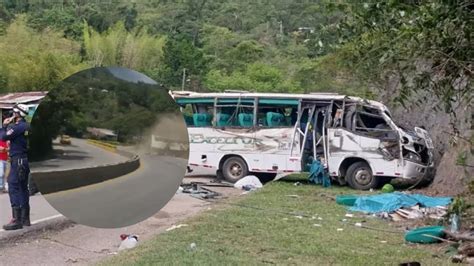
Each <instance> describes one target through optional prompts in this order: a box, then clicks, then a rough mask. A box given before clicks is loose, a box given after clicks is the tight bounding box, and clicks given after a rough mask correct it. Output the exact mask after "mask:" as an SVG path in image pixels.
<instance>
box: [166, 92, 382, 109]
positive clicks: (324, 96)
mask: <svg viewBox="0 0 474 266" xmlns="http://www.w3.org/2000/svg"><path fill="white" fill-rule="evenodd" d="M171 96H172V97H173V98H175V99H177V98H181V99H182V98H188V99H192V98H216V97H219V98H257V97H258V98H273V99H293V100H296V99H298V100H299V99H308V100H311V99H312V100H341V101H342V100H343V99H346V100H347V99H349V100H352V101H354V102H364V101H365V102H367V103H369V104H370V105H373V106H377V107H380V108H382V109H384V110H387V111H388V109H387V107H386V106H385V105H384V104H382V103H380V102H377V101H372V100H366V99H363V98H360V97H354V96H347V95H341V94H337V93H309V94H293V93H259V92H205V93H201V92H192V91H172V92H171Z"/></svg>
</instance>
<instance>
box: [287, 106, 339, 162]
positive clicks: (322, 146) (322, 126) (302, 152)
mask: <svg viewBox="0 0 474 266" xmlns="http://www.w3.org/2000/svg"><path fill="white" fill-rule="evenodd" d="M329 110H330V103H322V102H316V101H302V102H301V104H300V106H299V107H298V119H297V122H296V124H295V127H294V132H293V140H294V141H293V145H292V148H291V151H290V158H298V159H299V160H300V162H301V169H302V171H307V170H309V164H311V162H312V159H316V158H318V157H320V158H326V157H327V143H326V134H327V131H326V125H327V123H328V120H327V118H328V117H329V116H328V114H329Z"/></svg>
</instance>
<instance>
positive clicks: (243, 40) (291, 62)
mask: <svg viewBox="0 0 474 266" xmlns="http://www.w3.org/2000/svg"><path fill="white" fill-rule="evenodd" d="M472 13H473V4H472V3H471V2H469V1H441V2H438V1H436V2H434V1H402V2H400V1H385V2H378V1H376V2H367V3H361V2H357V1H355V2H353V1H329V0H300V1H283V0H281V1H280V0H279V1H273V0H257V1H248V0H245V1H228V0H216V1H209V0H175V1H171V0H159V1H87V0H76V1H39V0H37V1H33V0H32V1H26V0H24V1H12V0H8V1H2V3H1V4H0V90H2V91H27V90H50V89H51V88H53V87H54V86H56V84H57V83H58V81H60V80H62V79H63V78H65V77H67V76H68V75H70V74H72V73H74V72H76V71H78V70H81V69H85V68H87V67H91V66H109V65H118V66H125V67H128V68H132V69H134V70H137V71H140V72H143V73H145V74H147V75H148V76H150V77H152V78H154V79H155V80H157V81H158V82H159V83H160V84H163V85H165V86H167V87H170V88H172V89H181V88H184V89H185V90H194V91H223V90H226V89H239V90H249V91H270V92H313V91H333V92H339V93H345V94H350V95H357V96H363V97H367V98H375V95H377V92H380V91H381V90H385V89H390V90H393V91H392V92H391V94H393V95H394V96H396V97H393V98H392V99H384V100H386V101H390V100H398V102H402V103H404V102H407V101H410V100H411V97H410V95H411V94H413V93H416V92H417V91H424V92H428V93H427V94H428V95H431V96H433V95H434V96H435V97H437V98H438V99H439V100H440V101H441V102H442V103H443V104H442V105H440V106H444V107H445V111H447V112H453V111H454V109H455V108H456V107H459V106H460V104H459V103H460V102H462V103H463V105H461V106H466V105H471V104H472V84H471V77H472V66H473V62H472V58H473V51H474V49H473V47H472V40H471V33H472V25H474V23H472V22H473V21H472V18H473V14H472ZM394 84H395V85H394ZM419 100H420V101H423V99H419ZM454 103H458V104H457V105H456V104H454ZM123 107H124V106H115V107H113V108H117V110H122V108H123ZM142 107H143V106H142ZM91 108H95V107H92V106H91ZM134 108H135V107H134ZM136 108H141V107H138V106H137V107H136ZM127 110H128V109H127ZM92 111H94V110H92ZM136 111H137V112H138V109H137V110H136ZM81 119H82V118H81V117H75V118H74V121H76V122H77V123H80V121H81ZM108 121H109V123H110V124H108V126H110V127H114V128H118V127H119V124H120V123H121V121H120V119H110V120H108ZM114 121H115V122H116V124H114ZM95 122H97V123H99V122H100V120H96V121H95Z"/></svg>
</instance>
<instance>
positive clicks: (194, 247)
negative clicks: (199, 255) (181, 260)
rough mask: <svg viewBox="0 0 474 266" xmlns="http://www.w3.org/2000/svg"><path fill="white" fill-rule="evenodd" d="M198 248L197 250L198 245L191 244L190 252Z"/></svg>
mask: <svg viewBox="0 0 474 266" xmlns="http://www.w3.org/2000/svg"><path fill="white" fill-rule="evenodd" d="M196 248H197V245H196V243H191V244H189V250H190V251H193V250H195V249H196Z"/></svg>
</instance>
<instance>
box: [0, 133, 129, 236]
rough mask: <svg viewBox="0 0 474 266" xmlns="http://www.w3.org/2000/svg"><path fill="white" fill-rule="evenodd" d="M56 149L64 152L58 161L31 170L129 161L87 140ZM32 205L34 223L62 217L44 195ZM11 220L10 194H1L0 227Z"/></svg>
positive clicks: (40, 164) (31, 165)
mask: <svg viewBox="0 0 474 266" xmlns="http://www.w3.org/2000/svg"><path fill="white" fill-rule="evenodd" d="M54 148H55V149H57V150H61V151H63V154H62V155H61V156H59V157H58V158H56V159H50V160H46V161H42V162H34V163H31V164H30V167H31V170H32V171H48V170H51V171H58V170H65V169H71V168H83V167H88V166H94V165H100V164H107V163H115V162H121V161H124V160H126V159H127V158H125V157H122V156H120V155H118V154H115V153H112V152H109V151H107V150H104V149H101V148H99V147H96V146H94V145H90V144H88V143H87V141H86V140H82V139H72V144H71V145H59V144H58V143H55V145H54ZM30 203H31V204H30V205H31V219H32V221H43V220H45V219H49V218H54V217H57V216H58V215H60V214H59V213H58V211H56V209H55V208H53V207H51V205H50V204H49V203H48V201H46V200H45V198H44V197H43V196H42V195H39V194H36V195H35V196H32V197H30ZM10 218H11V214H10V200H9V197H8V194H3V193H0V225H3V224H5V223H7V222H8V221H9V220H10ZM0 228H1V227H0ZM1 231H2V229H0V234H1Z"/></svg>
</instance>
